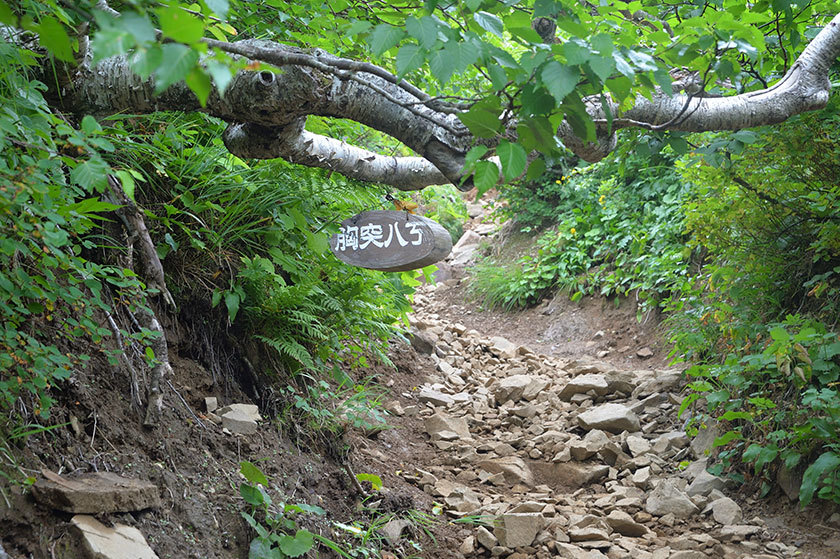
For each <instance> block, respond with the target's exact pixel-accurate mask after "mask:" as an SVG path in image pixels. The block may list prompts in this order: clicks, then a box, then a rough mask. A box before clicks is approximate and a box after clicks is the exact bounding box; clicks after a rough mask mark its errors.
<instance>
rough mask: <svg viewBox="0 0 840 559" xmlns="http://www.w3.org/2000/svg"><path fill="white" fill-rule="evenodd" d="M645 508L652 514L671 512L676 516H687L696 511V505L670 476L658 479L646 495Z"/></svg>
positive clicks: (660, 514)
mask: <svg viewBox="0 0 840 559" xmlns="http://www.w3.org/2000/svg"><path fill="white" fill-rule="evenodd" d="M645 510H646V511H647V512H648V513H650V514H652V515H654V516H665V515H666V514H673V515H674V517H676V518H688V517H690V516H692V515H694V514H696V513H697V512H698V508H697V505H695V504H694V502H693V501H692V500H691V499H690V498H689V497H688V495H686V494H685V493H684V492H683V491H681V490H680V489H679V488H678V487H677V484H676V482H675V481H674V480H673V479H670V478H669V479H663V480H662V481H660V482H659V484H658V485H657V486H656V488H655V489H654V490H653V492H652V493H651V494H650V495H649V496H648V498H647V501H646V502H645Z"/></svg>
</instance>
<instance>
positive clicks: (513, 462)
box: [476, 456, 534, 487]
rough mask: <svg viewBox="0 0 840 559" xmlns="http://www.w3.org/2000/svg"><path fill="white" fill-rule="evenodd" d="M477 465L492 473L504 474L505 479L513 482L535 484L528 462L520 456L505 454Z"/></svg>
mask: <svg viewBox="0 0 840 559" xmlns="http://www.w3.org/2000/svg"><path fill="white" fill-rule="evenodd" d="M476 467H477V468H479V469H481V470H485V471H486V472H489V473H491V474H499V473H501V474H504V476H505V480H506V481H507V482H508V483H509V484H511V485H516V484H517V483H521V484H522V485H527V486H529V487H530V486H533V485H534V474H533V473H532V472H531V469H530V468H529V467H528V464H526V463H525V461H524V460H522V459H521V458H519V457H518V456H503V457H501V458H493V459H490V460H482V461H481V462H479V463H478V464H476Z"/></svg>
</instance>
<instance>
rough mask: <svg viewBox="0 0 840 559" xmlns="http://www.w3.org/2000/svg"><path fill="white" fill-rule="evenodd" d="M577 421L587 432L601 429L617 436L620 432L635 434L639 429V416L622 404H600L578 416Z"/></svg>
mask: <svg viewBox="0 0 840 559" xmlns="http://www.w3.org/2000/svg"><path fill="white" fill-rule="evenodd" d="M577 420H578V424H579V425H580V426H581V428H583V429H586V430H587V431H589V430H591V429H601V430H602V431H609V432H610V433H615V434H618V433H621V432H622V431H629V432H631V433H635V432H638V431H639V430H640V429H641V425H640V423H639V416H637V415H636V414H635V413H633V411H632V410H630V409H629V408H628V407H627V406H625V405H623V404H615V403H609V404H601V405H600V406H596V407H594V408H592V409H589V410H587V411H585V412H583V413H581V414H579V415H578V416H577Z"/></svg>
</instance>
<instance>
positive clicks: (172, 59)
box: [155, 43, 198, 95]
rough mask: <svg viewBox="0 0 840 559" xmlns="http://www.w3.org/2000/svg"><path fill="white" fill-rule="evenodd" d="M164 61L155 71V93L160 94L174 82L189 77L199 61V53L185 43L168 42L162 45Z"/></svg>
mask: <svg viewBox="0 0 840 559" xmlns="http://www.w3.org/2000/svg"><path fill="white" fill-rule="evenodd" d="M161 49H162V50H163V62H162V63H161V65H160V67H159V68H158V69H157V71H156V72H155V81H156V85H155V95H159V94H161V93H163V92H164V91H166V89H167V88H168V87H169V86H170V85H172V84H173V83H176V82H179V81H181V80H183V79H184V78H186V77H187V74H189V72H190V71H191V70H192V69H193V67H195V64H196V62H198V53H197V52H196V51H194V50H192V49H191V48H189V47H187V46H185V45H179V44H177V43H168V44H165V45H163V46H162V47H161Z"/></svg>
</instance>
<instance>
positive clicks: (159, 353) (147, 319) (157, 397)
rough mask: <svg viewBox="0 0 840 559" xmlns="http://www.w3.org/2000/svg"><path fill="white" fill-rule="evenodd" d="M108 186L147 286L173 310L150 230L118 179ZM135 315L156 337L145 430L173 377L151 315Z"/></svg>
mask: <svg viewBox="0 0 840 559" xmlns="http://www.w3.org/2000/svg"><path fill="white" fill-rule="evenodd" d="M108 186H109V188H110V189H111V193H112V194H113V196H114V198H115V199H116V201H117V203H119V204H120V205H121V207H120V209H118V210H117V212H118V214H119V215H120V217H122V219H123V222H124V223H125V226H126V228H127V229H128V230H129V237H133V238H135V239H136V240H137V241H138V242H139V243H140V247H141V250H140V254H141V260H142V262H143V269H144V271H145V272H146V276H148V277H147V279H146V285H147V286H148V287H154V288H156V289H158V290H159V291H160V293H161V294H162V295H163V298H164V300H165V301H166V302H167V303H168V304H169V305H171V306H172V307H173V308H174V306H175V300H174V299H173V298H172V295H171V294H170V293H169V290H168V289H167V288H166V281H165V279H164V275H163V265H162V264H161V262H160V258H158V255H157V251H156V250H155V245H154V243H153V242H152V238H151V236H150V235H149V230H148V229H147V228H146V222H145V221H144V220H143V215H142V214H141V213H140V210H139V209H138V208H137V206H136V205H135V204H134V203H133V202H132V201H131V200H129V198H128V196H126V194H125V191H124V190H123V188H122V185H121V184H120V181H119V179H117V178H116V177H114V176H113V175H108ZM137 315H138V322H139V323H140V326H142V327H143V328H146V329H147V330H151V331H152V332H156V333H157V337H155V339H154V340H153V341H152V342H151V344H150V346H149V347H151V349H152V352H153V353H154V364H153V365H152V370H151V374H150V375H149V389H148V393H147V401H146V415H145V418H144V419H143V425H144V426H146V427H156V426H157V425H158V424H159V423H160V416H161V412H162V410H163V389H162V386H163V380H164V379H165V378H166V376H167V375H171V374H172V366H171V365H170V364H169V348H168V347H167V344H166V334H165V332H164V331H163V327H162V326H161V325H160V322H159V321H158V319H157V317H156V316H155V314H154V312H152V311H151V310H150V309H146V308H142V307H141V308H140V310H139V311H138V312H137Z"/></svg>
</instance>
